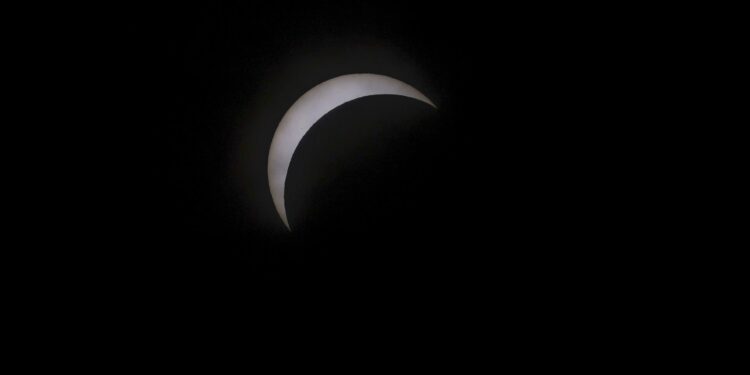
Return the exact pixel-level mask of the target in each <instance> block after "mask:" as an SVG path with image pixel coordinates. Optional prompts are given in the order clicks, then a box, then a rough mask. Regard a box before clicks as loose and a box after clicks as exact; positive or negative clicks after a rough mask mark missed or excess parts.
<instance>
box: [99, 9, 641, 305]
mask: <svg viewBox="0 0 750 375" xmlns="http://www.w3.org/2000/svg"><path fill="white" fill-rule="evenodd" d="M479 4H481V3H479ZM479 4H473V5H472V4H469V3H466V4H464V3H460V4H459V3H445V2H431V3H428V4H419V3H416V2H414V3H412V2H405V1H402V2H394V3H383V2H360V1H351V2H346V5H340V4H333V3H328V2H309V3H307V4H306V5H299V4H292V3H287V2H283V1H282V2H276V1H274V2H264V3H263V4H257V3H256V2H242V1H236V2H227V3H222V4H221V5H212V4H207V5H204V6H192V5H179V6H177V5H175V6H172V7H155V8H152V7H144V8H134V7H129V8H124V9H122V10H121V11H118V12H117V14H115V15H113V17H115V18H117V20H116V23H115V24H116V25H117V29H118V30H117V33H116V35H117V36H116V37H114V38H112V39H109V40H108V42H107V43H106V47H113V48H106V49H107V50H108V51H112V55H111V56H108V57H107V62H108V63H109V64H108V65H106V66H107V68H105V70H106V72H105V73H106V74H103V75H102V77H103V78H102V80H103V81H104V82H105V84H106V85H108V86H109V87H110V88H115V89H113V90H111V91H107V94H106V95H105V98H106V99H105V100H106V101H107V102H108V103H109V105H110V106H111V107H109V108H111V112H110V113H111V118H112V120H113V125H112V127H113V128H114V129H116V131H115V132H114V134H113V135H112V137H113V138H115V139H116V140H117V142H116V143H117V146H122V147H121V149H122V150H125V151H126V152H125V153H123V154H122V155H121V156H119V157H118V164H117V165H121V166H122V168H117V173H115V174H116V175H117V177H116V178H115V179H114V182H112V185H111V186H112V187H113V189H114V190H113V193H112V194H113V195H116V196H117V197H118V198H117V200H116V203H114V204H113V207H111V209H109V216H107V217H108V219H107V222H108V224H107V227H108V228H107V231H106V235H104V234H103V235H102V236H103V237H104V239H103V240H102V247H103V248H110V249H111V250H110V251H111V252H112V253H114V254H116V255H115V256H114V257H113V258H114V259H113V260H112V261H111V262H108V263H107V264H108V265H107V266H105V270H104V271H103V272H105V273H106V272H109V270H110V269H109V268H107V267H110V268H111V271H113V272H120V271H122V272H124V273H125V274H128V275H132V276H133V279H129V278H126V279H125V280H123V281H122V282H121V283H122V284H121V285H120V287H122V288H124V289H126V290H129V289H131V288H134V289H133V290H137V291H140V292H143V293H144V295H145V296H147V297H148V298H153V299H154V300H159V299H160V298H161V296H163V295H169V296H171V297H170V298H177V299H192V298H197V299H198V300H202V301H212V302H214V303H215V302H217V301H222V302H221V303H230V302H226V301H230V300H234V301H236V300H237V299H240V300H243V301H246V300H247V298H248V297H247V296H255V295H259V294H260V295H263V294H269V293H270V294H272V292H270V291H273V290H277V288H281V289H283V290H286V291H289V290H294V291H296V292H300V293H318V292H320V291H322V290H326V291H337V292H340V293H343V294H345V295H361V294H363V293H368V292H374V291H378V292H381V293H386V294H388V293H393V294H394V295H399V296H401V297H403V298H405V299H408V298H407V297H406V296H408V295H412V294H415V293H416V294H419V295H422V296H432V297H435V298H447V297H446V295H449V296H453V297H456V298H462V299H464V298H466V299H470V298H471V297H472V296H473V297H478V296H488V295H494V296H498V295H503V296H506V297H507V298H511V297H509V296H515V298H519V299H522V298H526V297H528V296H530V295H548V296H552V297H550V298H558V299H560V298H561V299H565V298H568V297H563V295H565V290H568V289H570V290H581V288H593V286H592V285H594V284H595V283H591V280H594V279H596V278H597V277H599V276H597V275H600V274H606V273H608V272H610V271H611V270H612V269H614V268H616V265H615V264H614V263H613V262H612V259H613V258H612V253H611V252H612V251H619V250H613V249H619V247H620V246H621V245H622V244H623V242H622V241H621V240H620V238H617V237H611V236H609V237H608V236H607V235H606V234H607V233H610V232H611V231H614V230H620V229H621V228H615V227H617V226H618V225H619V224H612V221H611V220H610V218H611V215H612V210H615V211H616V209H615V208H616V207H619V205H621V204H623V203H622V202H623V201H622V200H627V199H628V198H627V196H621V195H619V196H618V194H619V192H620V190H616V189H621V187H622V185H623V184H627V183H628V182H627V181H621V180H618V179H617V177H616V176H614V175H613V172H612V171H613V170H616V169H617V168H619V164H618V162H619V161H618V160H617V159H616V158H610V157H609V156H611V154H608V153H607V152H608V151H607V150H611V149H612V148H613V147H619V143H618V140H617V134H618V131H621V130H622V129H623V128H622V126H623V125H622V122H623V118H622V115H621V114H618V113H615V114H614V115H613V114H612V113H607V111H606V108H609V107H611V106H613V104H612V103H609V102H608V101H607V100H606V98H605V97H604V96H603V95H602V93H603V91H602V89H601V87H603V86H606V85H607V84H608V82H611V81H612V80H613V79H622V77H621V76H619V77H618V78H613V77H614V76H617V74H615V73H614V72H613V71H611V70H609V68H608V66H609V64H610V62H611V61H612V60H613V59H618V58H623V57H621V56H619V57H618V56H617V54H616V53H615V52H613V51H612V49H611V46H612V45H616V44H617V43H618V39H617V38H616V37H615V36H612V35H611V34H604V33H600V32H597V31H598V30H599V31H601V27H600V26H601V24H606V23H607V20H608V19H607V17H609V16H607V14H605V15H603V16H602V17H600V19H599V20H596V21H592V20H590V19H588V18H586V17H583V16H581V15H579V13H578V11H577V10H576V9H567V8H566V9H551V8H543V7H541V6H539V7H536V6H526V7H516V6H509V5H497V4H493V5H479ZM584 20H585V21H586V22H582V21H584ZM105 22H106V20H105ZM348 73H378V74H385V75H389V76H392V77H394V78H397V79H400V80H403V81H405V82H408V83H410V84H412V85H413V86H415V87H416V88H417V89H419V90H420V91H422V92H424V93H425V94H426V95H427V96H428V97H429V98H431V99H432V100H433V101H435V102H436V104H437V105H438V107H439V109H438V110H437V111H436V110H433V109H431V108H429V107H427V106H424V105H423V104H420V103H419V102H416V101H412V100H409V99H405V98H399V97H372V98H366V99H362V100H358V101H355V102H352V103H348V104H346V105H344V106H341V107H339V108H337V109H336V110H334V111H332V112H331V113H329V114H328V115H327V116H326V117H325V118H323V119H322V120H321V121H320V122H318V124H317V125H316V126H315V127H314V128H313V129H312V130H311V131H310V133H308V135H307V136H306V137H305V139H303V141H302V143H301V144H300V146H299V148H298V149H297V152H296V154H295V158H294V159H293V161H292V165H291V169H290V173H289V177H288V181H289V182H288V184H287V191H286V194H287V197H288V198H287V202H288V204H287V209H288V212H289V217H290V220H291V221H292V222H293V226H294V227H295V231H294V232H292V233H288V232H286V231H285V230H284V228H283V224H282V223H281V221H280V220H279V218H278V216H277V215H276V213H275V211H274V210H273V206H272V202H271V196H270V193H269V191H268V187H267V177H266V174H265V173H266V169H265V167H266V162H267V159H266V157H267V151H268V146H269V145H270V141H271V137H272V135H273V131H274V130H275V126H276V124H277V123H278V121H279V120H280V118H281V116H282V115H283V114H284V112H285V111H286V109H287V108H288V107H289V106H290V105H291V104H292V103H293V102H294V100H296V98H297V97H299V95H301V94H302V93H304V92H305V91H306V90H308V89H309V88H311V87H313V86H314V85H316V84H318V83H320V82H322V81H324V80H327V79H330V78H333V77H335V76H338V75H342V74H348ZM110 93H111V94H110ZM605 123H606V124H608V125H607V127H602V124H605ZM604 154H607V155H608V157H602V155H604ZM615 186H617V188H615ZM114 191H116V192H117V193H114ZM605 248H606V249H609V251H610V253H607V254H603V253H602V251H604V250H603V249H605ZM592 259H600V260H602V261H601V262H600V263H597V266H596V267H591V264H592V263H591V262H592ZM123 269H125V271H123ZM599 292H600V291H597V293H599ZM524 296H526V297H524ZM506 297H503V298H506Z"/></svg>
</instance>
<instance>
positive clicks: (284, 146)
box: [268, 74, 437, 231]
mask: <svg viewBox="0 0 750 375" xmlns="http://www.w3.org/2000/svg"><path fill="white" fill-rule="evenodd" d="M372 95H399V96H405V97H409V98H413V99H417V100H419V101H422V102H424V103H427V104H429V105H431V106H432V107H434V108H437V106H435V104H433V103H432V101H430V99H428V98H427V97H426V96H424V94H422V93H421V92H419V91H418V90H417V89H415V88H414V87H412V86H409V85H408V84H406V83H404V82H401V81H399V80H397V79H394V78H391V77H387V76H383V75H378V74H347V75H342V76H339V77H336V78H333V79H330V80H328V81H325V82H323V83H321V84H319V85H317V86H315V87H313V88H312V89H310V90H309V91H307V92H306V93H305V94H303V95H302V96H301V97H300V98H299V99H297V101H296V102H294V104H292V106H291V107H289V109H288V110H287V111H286V113H285V114H284V117H282V118H281V122H279V125H278V127H277V128H276V132H275V133H274V135H273V140H272V141H271V149H270V151H269V153H268V185H269V188H270V189H271V197H272V198H273V203H274V205H275V206H276V211H277V212H278V213H279V216H280V217H281V220H282V221H283V222H284V225H285V226H286V228H287V229H288V230H290V231H291V229H292V228H291V226H289V220H288V219H287V215H286V207H285V206H284V190H285V186H286V176H287V172H288V171H289V164H290V163H291V162H292V156H293V155H294V151H295V150H296V149H297V146H298V145H299V143H300V141H301V140H302V137H304V136H305V134H306V133H307V131H308V130H310V128H312V127H313V125H315V123H316V122H317V121H318V120H320V118H321V117H323V116H325V114H326V113H328V112H330V111H331V110H333V109H335V108H336V107H338V106H340V105H342V104H344V103H347V102H350V101H352V100H355V99H358V98H362V97H365V96H372Z"/></svg>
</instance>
